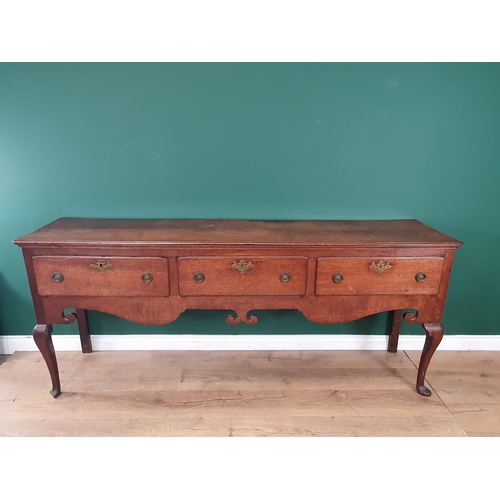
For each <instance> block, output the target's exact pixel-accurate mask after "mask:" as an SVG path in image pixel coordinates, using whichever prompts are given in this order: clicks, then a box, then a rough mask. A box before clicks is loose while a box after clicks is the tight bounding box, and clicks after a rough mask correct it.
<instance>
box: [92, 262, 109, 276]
mask: <svg viewBox="0 0 500 500" xmlns="http://www.w3.org/2000/svg"><path fill="white" fill-rule="evenodd" d="M90 267H91V268H92V269H97V270H98V271H99V272H100V273H103V272H104V271H106V270H107V269H113V266H112V265H111V264H110V263H109V262H104V261H103V260H99V261H97V264H90Z"/></svg>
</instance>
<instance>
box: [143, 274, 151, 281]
mask: <svg viewBox="0 0 500 500" xmlns="http://www.w3.org/2000/svg"><path fill="white" fill-rule="evenodd" d="M142 281H144V283H151V282H152V281H153V275H152V274H151V273H144V274H143V275H142Z"/></svg>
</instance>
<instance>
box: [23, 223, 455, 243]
mask: <svg viewBox="0 0 500 500" xmlns="http://www.w3.org/2000/svg"><path fill="white" fill-rule="evenodd" d="M14 243H15V244H16V245H19V246H20V247H26V246H68V245H71V246H73V245H83V246H86V245H92V244H94V245H95V244H101V245H102V244H105V245H123V244H127V245H141V244H146V243H147V244H183V245H185V244H188V245H190V244H202V245H212V244H213V245H224V244H227V245H231V244H233V245H234V244H249V245H252V244H257V245H260V244H265V245H283V244H285V245H327V246H352V245H354V246H427V245H433V246H444V247H458V246H460V245H461V244H462V243H461V242H460V241H458V240H456V239H454V238H451V237H450V236H447V235H445V234H443V233H440V232H439V231H436V230H435V229H432V228H431V227H429V226H426V225H424V224H422V223H421V222H419V221H417V220H415V219H409V220H341V221H340V220H295V221H264V220H227V219H225V220H208V219H204V220H199V219H82V218H67V217H64V218H60V219H57V220H55V221H54V222H52V223H51V224H48V225H46V226H44V227H42V228H40V229H38V230H36V231H34V232H32V233H30V234H28V235H26V236H23V237H21V238H18V239H16V240H14Z"/></svg>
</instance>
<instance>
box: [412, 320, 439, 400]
mask: <svg viewBox="0 0 500 500" xmlns="http://www.w3.org/2000/svg"><path fill="white" fill-rule="evenodd" d="M422 326H423V327H424V330H425V334H426V337H425V344H424V348H423V350H422V355H421V357H420V364H419V365H418V375H417V391H418V393H419V394H421V395H422V396H430V395H431V394H432V393H431V391H430V390H429V389H428V388H427V387H425V385H424V381H425V374H426V373H427V368H428V367H429V363H430V362H431V358H432V356H433V354H434V353H435V352H436V349H437V347H438V345H439V344H440V343H441V340H442V338H443V334H444V329H443V325H442V324H441V323H423V324H422Z"/></svg>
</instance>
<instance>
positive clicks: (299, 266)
mask: <svg viewBox="0 0 500 500" xmlns="http://www.w3.org/2000/svg"><path fill="white" fill-rule="evenodd" d="M178 266H179V293H180V295H184V296H190V295H240V296H243V295H304V294H305V291H306V276H307V258H306V257H283V258H281V257H251V256H250V257H241V256H238V257H181V258H179V259H178Z"/></svg>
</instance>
